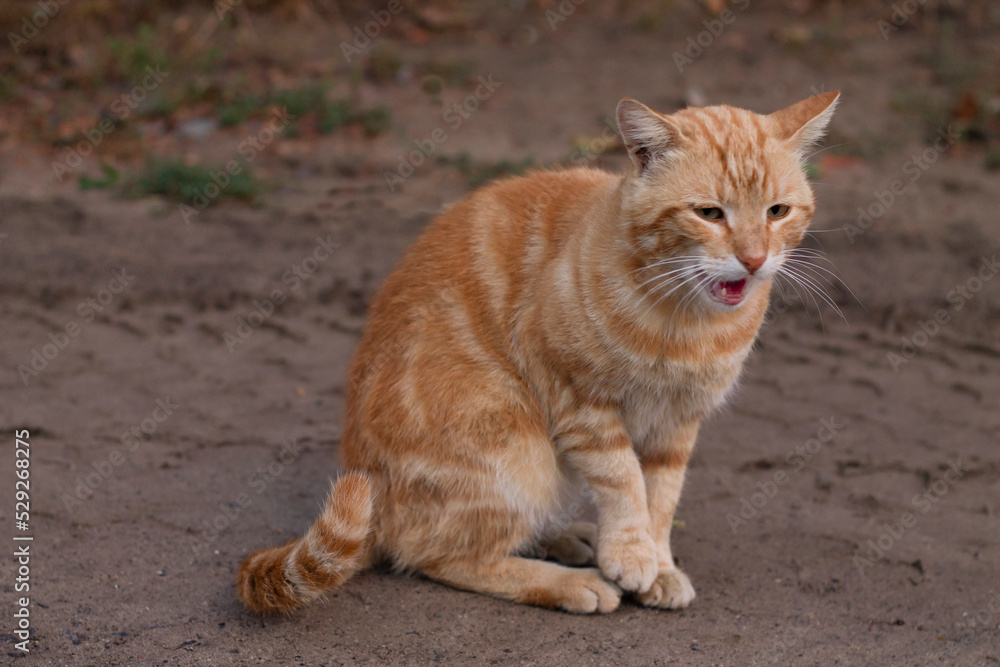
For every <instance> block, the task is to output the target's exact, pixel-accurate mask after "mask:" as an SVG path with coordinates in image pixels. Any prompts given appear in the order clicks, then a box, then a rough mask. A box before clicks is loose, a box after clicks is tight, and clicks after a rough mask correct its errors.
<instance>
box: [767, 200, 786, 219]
mask: <svg viewBox="0 0 1000 667" xmlns="http://www.w3.org/2000/svg"><path fill="white" fill-rule="evenodd" d="M786 215H788V206H786V205H785V204H775V205H774V206H772V207H771V208H769V209H767V217H769V218H770V219H771V220H780V219H781V218H784V217H785V216H786Z"/></svg>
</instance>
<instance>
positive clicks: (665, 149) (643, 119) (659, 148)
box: [616, 97, 679, 174]
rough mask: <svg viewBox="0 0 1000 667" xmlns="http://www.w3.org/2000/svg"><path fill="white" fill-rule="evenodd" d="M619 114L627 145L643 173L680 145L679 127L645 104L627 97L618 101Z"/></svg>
mask: <svg viewBox="0 0 1000 667" xmlns="http://www.w3.org/2000/svg"><path fill="white" fill-rule="evenodd" d="M616 115H617V116H618V129H619V130H620V131H621V133H622V139H623V140H624V141H625V148H627V149H628V155H629V157H630V158H631V159H632V164H634V165H635V166H636V168H637V169H638V170H639V173H640V174H642V173H645V172H646V171H647V170H649V167H650V166H651V165H652V164H653V163H655V162H657V161H662V160H664V159H666V158H667V157H669V155H670V153H672V152H673V151H675V150H676V149H677V139H678V137H679V133H678V131H677V128H675V127H674V126H673V125H672V124H671V123H670V121H668V120H667V119H666V118H664V117H663V116H661V115H660V114H658V113H656V112H655V111H653V110H652V109H650V108H649V107H647V106H646V105H645V104H642V103H641V102H637V101H636V100H633V99H632V98H630V97H626V98H625V99H623V100H622V101H621V102H619V103H618V110H617V112H616Z"/></svg>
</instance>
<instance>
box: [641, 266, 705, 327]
mask: <svg viewBox="0 0 1000 667" xmlns="http://www.w3.org/2000/svg"><path fill="white" fill-rule="evenodd" d="M689 268H690V269H691V271H689V272H687V273H684V274H682V275H680V276H673V278H674V279H675V280H676V279H681V282H680V283H678V284H677V285H674V287H673V288H672V289H671V290H670V291H668V292H667V293H666V294H663V295H661V296H660V297H659V298H658V299H657V300H656V301H655V302H654V303H653V304H652V305H651V306H650V307H649V308H647V309H646V310H645V311H644V312H643V317H645V316H646V315H648V314H649V313H650V312H652V310H653V309H654V308H656V306H657V305H658V304H659V303H660V302H661V301H663V300H664V299H665V298H667V297H668V296H670V295H671V294H673V293H674V292H676V291H677V290H679V289H680V288H682V287H684V285H686V284H687V283H688V282H690V281H691V280H692V279H693V278H694V277H696V276H697V275H698V273H699V268H698V267H696V266H695V267H689ZM671 282H672V281H671V280H669V279H667V280H664V281H663V282H662V283H660V284H658V285H656V286H655V287H654V288H652V289H650V290H649V291H648V292H646V294H644V295H643V298H645V297H646V296H648V295H650V294H653V293H655V292H656V291H658V290H660V289H662V288H664V287H666V286H668V285H670V284H671ZM641 302H642V300H641V299H640V303H641Z"/></svg>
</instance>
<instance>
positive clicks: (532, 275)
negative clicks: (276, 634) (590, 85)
mask: <svg viewBox="0 0 1000 667" xmlns="http://www.w3.org/2000/svg"><path fill="white" fill-rule="evenodd" d="M837 96H838V94H837V93H827V94H824V95H819V96H816V97H813V98H810V99H807V100H804V101H802V102H799V103H798V104H795V105H793V106H791V107H789V108H787V109H784V110H782V111H779V112H776V113H773V114H770V115H767V116H764V115H758V114H755V113H753V112H750V111H746V110H742V109H736V108H733V107H728V106H716V107H706V108H701V109H685V110H682V111H679V112H677V113H675V114H672V115H669V116H664V115H661V114H658V113H656V112H654V111H652V110H650V109H648V108H646V107H644V106H643V105H641V104H639V103H638V102H635V101H634V100H623V101H622V102H621V103H620V104H619V107H618V120H619V126H620V127H621V131H622V136H623V138H624V140H625V144H626V146H627V147H628V150H629V154H630V156H631V159H632V168H631V169H630V170H629V171H628V173H626V174H624V175H622V176H615V175H612V174H608V173H605V172H603V171H597V170H590V169H572V170H567V171H553V172H541V173H535V174H532V175H529V176H527V177H525V178H516V179H511V180H506V181H501V182H498V183H494V184H493V185H490V186H488V187H486V188H484V189H482V190H480V191H478V192H475V193H473V194H472V195H470V196H469V197H468V198H466V199H465V200H463V201H461V202H459V203H457V204H455V205H454V206H452V207H451V208H450V209H448V210H447V211H446V212H445V213H444V214H442V215H441V216H440V217H439V218H438V219H437V220H435V221H434V223H433V224H432V225H431V226H430V227H429V228H428V229H427V231H426V232H425V233H424V234H423V236H421V238H420V239H419V240H418V241H417V242H416V243H415V244H414V246H413V247H412V248H411V249H410V251H409V252H408V253H407V255H406V256H405V258H404V259H403V260H402V262H401V263H400V265H399V267H398V268H397V269H396V270H395V271H394V272H393V273H392V274H391V275H390V276H389V277H388V278H387V279H386V281H385V283H384V285H383V286H382V288H381V290H380V291H379V293H378V295H377V296H376V297H375V299H374V301H373V303H372V305H371V312H370V319H369V321H368V324H367V326H366V328H365V331H364V335H363V336H362V339H361V343H360V345H359V347H358V350H357V353H356V355H355V358H354V361H353V363H352V366H351V370H350V377H349V388H348V402H347V416H346V423H345V429H344V435H343V440H342V443H341V449H340V456H341V462H342V465H343V467H344V469H345V470H347V471H348V472H347V473H345V475H344V476H343V477H341V478H340V480H339V481H338V482H337V483H336V484H335V485H334V487H333V490H332V491H331V494H330V498H329V500H328V501H327V504H326V508H325V510H324V511H323V513H322V514H321V516H320V517H319V519H318V520H317V521H316V524H315V525H314V526H313V527H312V528H311V529H310V530H309V532H308V533H307V535H306V536H305V537H303V538H301V539H299V540H295V541H293V542H290V543H288V544H286V545H284V546H281V547H276V548H272V549H265V550H262V551H258V552H257V553H255V554H253V555H251V556H250V557H248V558H247V560H246V561H245V562H244V563H243V565H242V567H241V569H240V574H239V580H238V592H239V595H240V597H241V599H242V600H243V601H244V603H245V604H246V605H247V607H249V608H250V609H252V610H254V611H258V612H276V611H287V610H290V609H292V608H294V607H296V606H298V605H301V604H303V603H305V602H308V601H309V600H311V599H313V598H315V597H316V596H318V595H319V594H320V593H321V592H322V591H323V590H326V589H330V588H334V587H336V586H339V585H340V584H342V583H343V582H344V581H345V580H346V579H347V578H348V577H349V576H351V575H352V574H353V573H354V572H357V571H358V570H359V569H361V568H363V567H365V566H367V565H368V564H369V563H372V562H375V561H388V562H391V563H392V564H393V565H395V566H396V567H397V568H400V569H403V570H408V571H416V572H421V573H424V574H425V575H427V576H429V577H431V578H433V579H436V580H438V581H441V582H443V583H446V584H449V585H452V586H455V587H459V588H463V589H468V590H474V591H480V592H483V593H486V594H489V595H495V596H499V597H502V598H506V599H509V600H514V601H517V602H523V603H526V604H534V605H541V606H545V607H553V608H560V609H564V610H567V611H572V612H580V613H588V612H595V611H597V612H609V611H612V610H614V609H615V608H616V607H617V606H618V603H619V599H620V596H621V593H622V591H627V592H630V593H632V594H633V595H634V596H635V597H636V599H638V600H639V601H640V602H641V603H642V604H646V605H649V606H658V607H664V608H678V607H684V606H686V605H688V604H689V603H690V602H691V600H692V599H693V598H694V589H693V588H692V587H691V583H690V581H689V580H688V578H687V577H686V576H685V575H684V573H683V572H681V571H680V570H679V569H677V567H676V565H675V563H674V559H673V556H672V553H671V550H670V527H671V524H672V520H673V516H674V511H675V510H676V507H677V503H678V500H679V498H680V493H681V488H682V486H683V482H684V471H685V468H686V466H687V462H688V458H689V456H690V454H691V450H692V448H693V447H694V442H695V438H696V435H697V432H698V427H699V425H700V423H701V421H702V420H703V419H704V418H705V417H706V416H707V415H708V414H709V413H711V412H712V411H713V410H714V409H716V408H717V407H718V406H719V405H721V404H722V403H723V402H724V401H725V399H726V396H727V394H728V393H729V392H730V390H731V388H732V387H733V385H734V383H735V382H736V380H737V378H738V376H739V374H740V371H741V369H742V366H743V363H744V360H745V359H746V357H747V355H748V354H749V352H750V348H751V346H752V344H753V342H754V339H755V338H756V336H757V333H758V330H759V328H760V326H761V322H762V320H763V317H764V312H765V310H766V308H767V303H768V294H769V291H770V288H771V281H772V278H773V276H774V274H775V272H776V271H777V270H778V269H779V268H780V267H781V265H782V262H783V258H784V255H783V253H785V252H787V251H788V250H790V249H792V248H794V247H795V246H797V245H798V244H799V243H800V241H801V240H802V238H803V235H804V234H805V230H806V228H807V227H808V225H809V222H810V220H811V218H812V214H813V210H814V203H813V195H812V191H811V190H810V188H809V185H808V183H807V181H806V179H805V176H804V174H803V170H802V160H803V158H804V155H805V151H806V150H807V149H808V148H809V146H811V145H812V144H813V143H814V142H816V141H817V140H818V139H819V138H820V137H821V135H822V133H823V131H824V128H825V126H826V125H827V123H828V121H829V118H830V116H831V114H832V111H833V108H834V106H835V104H836V101H837ZM580 484H583V485H586V486H587V487H589V488H590V490H591V491H592V494H593V498H594V501H595V503H596V505H597V509H598V517H599V518H598V523H597V526H596V529H595V527H594V526H587V525H586V524H583V525H581V524H579V523H576V522H572V523H571V521H572V519H574V518H575V517H574V516H573V512H571V511H570V510H569V509H567V508H568V507H570V505H569V503H570V502H572V499H573V497H574V492H575V491H576V490H578V485H580ZM567 526H568V528H567ZM545 543H549V546H550V548H549V550H548V553H549V554H550V555H552V556H554V557H556V558H561V559H562V560H564V561H565V562H566V563H569V564H572V565H583V564H586V565H589V567H567V566H566V565H563V564H558V563H554V562H549V561H544V560H538V559H534V558H530V557H528V556H529V555H530V554H532V553H537V549H538V548H539V547H542V546H544V544H545Z"/></svg>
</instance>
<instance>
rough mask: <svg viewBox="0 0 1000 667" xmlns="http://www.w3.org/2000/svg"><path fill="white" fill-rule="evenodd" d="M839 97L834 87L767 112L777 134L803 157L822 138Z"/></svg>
mask: <svg viewBox="0 0 1000 667" xmlns="http://www.w3.org/2000/svg"><path fill="white" fill-rule="evenodd" d="M839 99H840V91H839V90H834V91H831V92H829V93H822V94H820V95H815V96H813V97H810V98H808V99H805V100H802V101H801V102H796V103H795V104H793V105H792V106H790V107H788V108H786V109H782V110H781V111H775V112H774V113H772V114H771V115H770V116H768V117H769V118H770V119H771V122H772V124H773V127H774V133H775V135H776V136H777V137H778V138H779V139H782V140H785V141H788V142H789V143H790V144H791V146H792V150H793V151H795V152H796V153H797V154H798V155H799V157H800V158H802V157H805V154H806V151H807V150H809V148H810V147H812V146H813V144H815V143H817V142H818V141H819V140H820V139H822V138H823V134H824V133H825V132H826V126H827V125H829V124H830V118H832V117H833V110H834V109H835V108H836V107H837V100H839Z"/></svg>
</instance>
